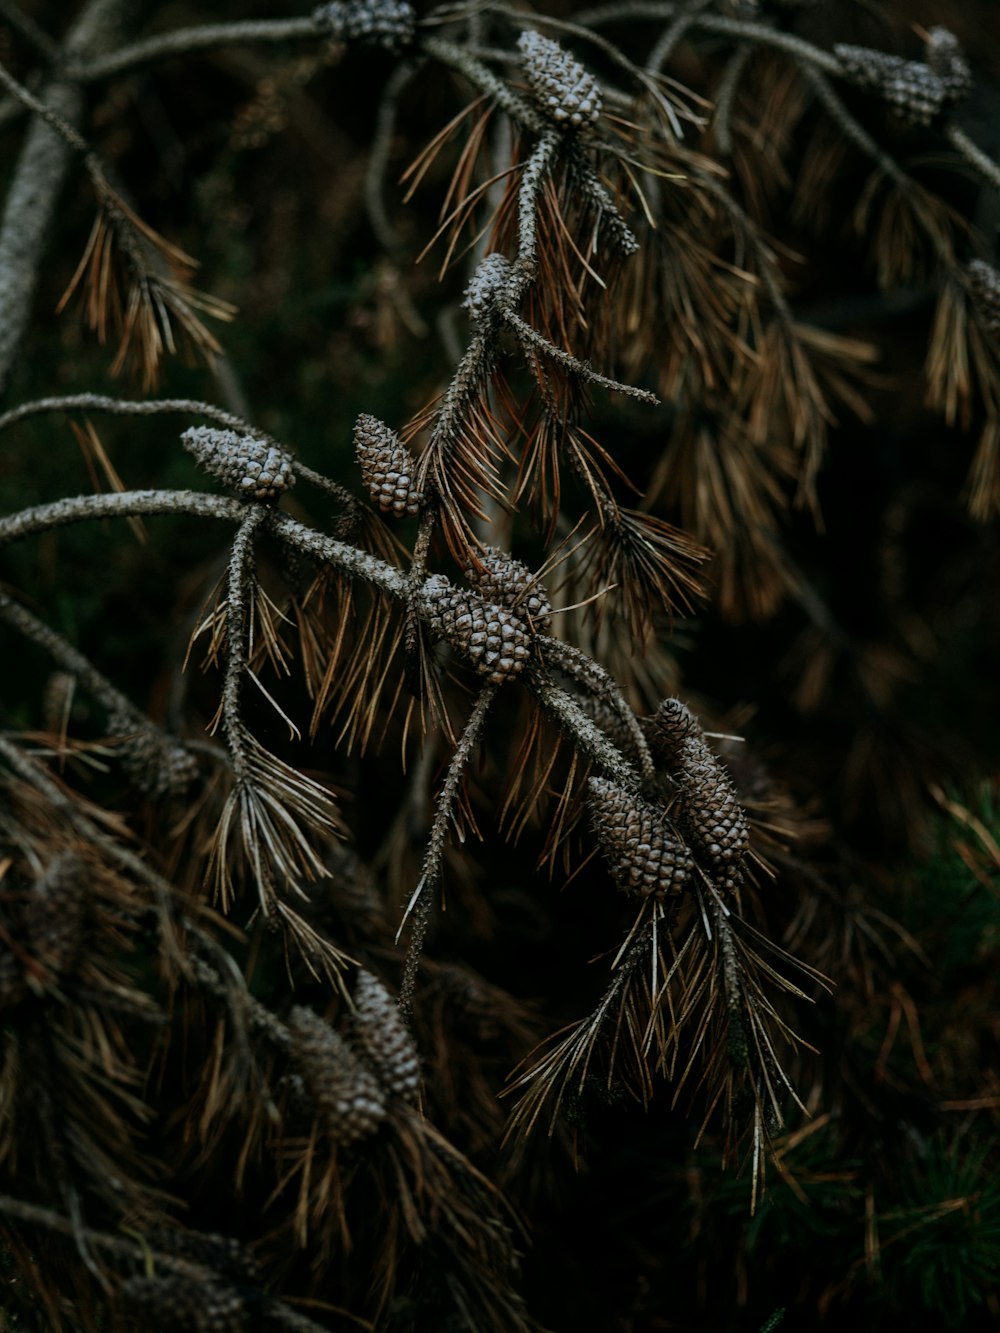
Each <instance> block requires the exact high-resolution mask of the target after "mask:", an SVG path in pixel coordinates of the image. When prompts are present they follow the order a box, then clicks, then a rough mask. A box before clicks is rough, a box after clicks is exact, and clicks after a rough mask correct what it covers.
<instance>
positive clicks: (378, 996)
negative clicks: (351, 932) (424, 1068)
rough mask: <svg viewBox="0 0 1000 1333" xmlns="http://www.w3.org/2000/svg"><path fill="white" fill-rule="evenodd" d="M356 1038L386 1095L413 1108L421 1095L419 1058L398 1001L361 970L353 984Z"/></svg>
mask: <svg viewBox="0 0 1000 1333" xmlns="http://www.w3.org/2000/svg"><path fill="white" fill-rule="evenodd" d="M354 1005H355V1016H354V1035H355V1037H356V1039H357V1045H358V1048H359V1050H360V1051H361V1054H362V1055H363V1056H364V1057H365V1059H366V1060H367V1061H368V1063H369V1064H370V1065H371V1067H372V1069H373V1070H374V1071H375V1073H376V1074H377V1075H378V1079H379V1082H380V1083H381V1084H382V1087H383V1088H384V1089H385V1090H386V1092H390V1093H392V1094H393V1095H394V1096H396V1097H401V1098H402V1099H403V1101H405V1102H409V1103H410V1104H411V1105H412V1104H414V1103H415V1102H416V1100H417V1094H418V1093H419V1091H420V1057H419V1056H418V1055H417V1048H416V1046H415V1045H414V1044H413V1038H412V1037H411V1036H410V1034H409V1032H408V1031H407V1028H406V1024H405V1023H404V1022H403V1020H402V1018H401V1017H400V1013H399V1009H398V1007H397V1005H396V1001H395V1000H394V999H393V998H392V996H391V995H390V994H389V992H388V991H387V990H386V988H385V986H383V985H382V983H381V981H379V979H378V977H374V976H372V974H371V973H370V972H366V971H365V970H364V968H362V969H361V970H360V971H359V972H358V977H357V980H356V981H355V983H354Z"/></svg>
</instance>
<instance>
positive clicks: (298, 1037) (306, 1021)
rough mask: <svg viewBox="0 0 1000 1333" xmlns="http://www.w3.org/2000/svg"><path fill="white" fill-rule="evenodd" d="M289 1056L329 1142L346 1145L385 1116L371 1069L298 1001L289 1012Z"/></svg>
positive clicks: (368, 1132) (367, 1132) (367, 1133)
mask: <svg viewBox="0 0 1000 1333" xmlns="http://www.w3.org/2000/svg"><path fill="white" fill-rule="evenodd" d="M288 1031H289V1033H290V1035H291V1039H292V1059H293V1060H294V1062H295V1064H296V1065H297V1066H298V1068H299V1070H300V1072H301V1074H302V1077H303V1078H304V1080H305V1083H306V1087H307V1088H308V1090H309V1092H310V1094H311V1095H312V1099H313V1102H314V1104H315V1107H316V1110H317V1111H318V1112H319V1113H320V1114H321V1116H322V1117H323V1122H324V1124H325V1126H326V1131H327V1133H328V1134H329V1136H330V1138H331V1139H332V1140H333V1142H334V1143H337V1144H342V1145H344V1146H347V1145H348V1144H351V1143H357V1142H359V1141H360V1140H361V1139H366V1138H369V1137H370V1136H371V1135H372V1134H374V1133H375V1131H376V1130H377V1129H378V1127H379V1125H380V1124H381V1123H382V1121H383V1120H384V1119H385V1117H386V1109H385V1098H384V1097H383V1095H382V1089H381V1087H380V1086H379V1084H378V1080H377V1079H376V1078H375V1075H374V1074H373V1073H372V1072H371V1070H370V1069H368V1068H367V1066H366V1065H363V1064H362V1063H361V1061H360V1060H359V1059H358V1057H357V1056H356V1055H355V1054H354V1052H353V1051H352V1050H351V1048H350V1046H348V1044H347V1042H346V1041H344V1039H343V1037H341V1035H340V1033H339V1032H335V1031H334V1030H333V1028H331V1027H330V1026H329V1024H328V1023H324V1021H323V1019H322V1018H320V1017H319V1015H318V1014H314V1013H313V1011H312V1010H311V1009H305V1008H303V1007H301V1006H297V1007H296V1008H294V1009H293V1010H292V1012H291V1014H290V1015H289V1017H288Z"/></svg>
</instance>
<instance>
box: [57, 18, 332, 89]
mask: <svg viewBox="0 0 1000 1333" xmlns="http://www.w3.org/2000/svg"><path fill="white" fill-rule="evenodd" d="M323 36H324V34H323V33H322V31H321V30H320V29H319V28H318V27H317V26H316V23H315V22H314V20H313V19H312V18H300V19H260V20H253V19H249V20H246V21H245V22H240V23H206V24H202V25H199V26H197V27H191V28H179V29H177V30H176V31H175V32H165V33H161V34H160V35H159V36H157V37H148V38H146V39H145V40H143V41H141V42H133V43H131V44H130V45H129V46H121V47H119V48H118V50H117V51H112V52H111V53H110V54H109V55H103V56H96V57H94V58H93V59H90V60H77V61H72V62H70V64H69V66H68V69H69V73H70V75H71V76H72V78H74V79H75V80H77V82H79V83H96V82H97V81H98V80H100V79H109V78H112V77H113V76H114V75H116V74H127V73H129V72H130V71H131V70H133V69H137V68H139V67H140V66H142V65H150V64H152V63H154V62H155V61H157V60H169V59H171V58H172V57H174V56H181V55H192V54H194V53H195V52H198V51H213V50H216V49H217V48H218V47H223V46H249V45H253V44H257V43H274V42H287V41H296V40H300V39H302V38H308V37H312V38H314V39H318V38H322V37H323Z"/></svg>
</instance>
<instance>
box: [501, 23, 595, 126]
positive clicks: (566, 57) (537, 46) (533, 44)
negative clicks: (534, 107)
mask: <svg viewBox="0 0 1000 1333" xmlns="http://www.w3.org/2000/svg"><path fill="white" fill-rule="evenodd" d="M517 48H518V50H519V51H520V52H521V64H522V66H523V68H524V72H525V74H526V75H527V77H528V83H529V85H530V86H531V91H532V93H533V94H534V96H535V100H536V101H537V102H538V104H539V106H540V107H541V108H542V110H543V111H544V112H545V114H546V115H547V116H548V117H549V118H550V119H551V120H554V121H555V122H556V124H557V125H563V126H566V127H567V128H569V127H571V128H573V129H580V128H582V127H583V126H584V125H593V123H594V122H595V121H596V120H597V117H598V116H599V115H600V114H601V90H600V88H599V87H598V86H597V80H596V79H595V78H594V76H593V75H592V74H590V73H588V72H587V70H585V69H584V67H583V66H582V65H581V64H580V62H579V60H577V59H575V57H573V56H571V55H570V54H569V52H568V51H564V50H563V49H562V47H561V46H560V45H559V43H558V42H554V41H552V39H551V38H550V37H543V36H542V35H541V33H538V32H522V33H521V35H520V37H519V38H518V39H517Z"/></svg>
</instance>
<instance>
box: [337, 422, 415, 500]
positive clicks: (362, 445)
mask: <svg viewBox="0 0 1000 1333" xmlns="http://www.w3.org/2000/svg"><path fill="white" fill-rule="evenodd" d="M354 448H355V451H356V453H357V459H358V464H359V466H360V468H361V477H362V480H363V481H364V483H365V486H366V487H367V489H368V494H369V495H370V496H371V497H372V500H374V502H375V503H376V504H377V505H378V507H379V509H381V510H382V512H383V513H384V514H388V513H392V514H395V516H396V517H397V518H405V517H406V516H407V515H409V516H410V517H411V518H412V517H413V516H414V515H415V514H419V513H420V506H421V504H422V503H423V498H424V497H423V494H422V492H421V490H420V488H419V486H418V485H417V482H416V471H417V463H416V460H415V459H414V457H413V455H412V454H411V453H410V451H409V449H407V447H406V445H405V444H402V443H401V442H400V440H399V437H398V436H397V434H396V432H395V431H393V430H390V429H389V427H388V426H387V425H386V424H385V423H384V422H382V421H379V419H378V417H373V416H369V415H368V413H367V412H362V413H361V415H360V416H359V417H358V419H357V422H356V423H355V426H354Z"/></svg>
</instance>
